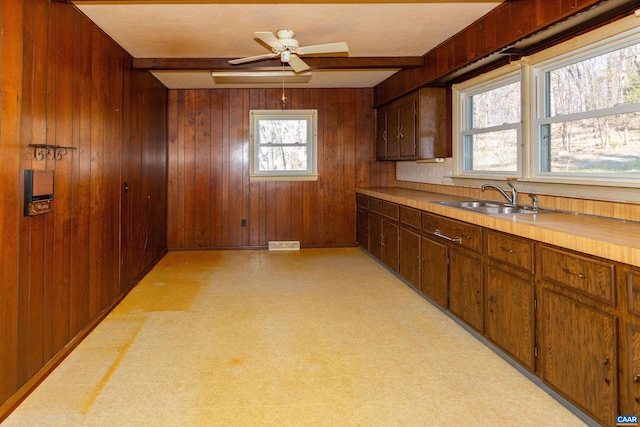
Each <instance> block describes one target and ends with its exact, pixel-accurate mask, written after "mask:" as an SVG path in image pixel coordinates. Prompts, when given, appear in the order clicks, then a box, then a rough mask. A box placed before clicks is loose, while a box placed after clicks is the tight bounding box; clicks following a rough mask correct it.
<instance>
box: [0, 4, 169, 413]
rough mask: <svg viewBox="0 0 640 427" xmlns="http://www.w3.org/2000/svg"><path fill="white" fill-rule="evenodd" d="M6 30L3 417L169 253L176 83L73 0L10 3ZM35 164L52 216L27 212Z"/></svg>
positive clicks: (1, 49) (4, 16)
mask: <svg viewBox="0 0 640 427" xmlns="http://www.w3.org/2000/svg"><path fill="white" fill-rule="evenodd" d="M0 30H1V31H0V55H1V58H2V60H1V61H0V82H1V85H2V97H1V102H2V104H1V105H0V420H2V418H3V416H5V415H6V414H7V413H8V411H9V410H10V409H11V407H12V406H13V405H14V404H15V403H16V402H17V401H18V400H19V399H20V398H21V397H22V396H24V394H25V393H26V392H27V391H28V389H29V387H31V386H32V385H34V384H35V383H37V380H38V379H39V378H41V377H42V376H43V375H44V374H45V372H46V371H47V370H48V369H49V368H51V366H53V365H54V364H55V361H56V360H57V359H59V358H60V357H61V355H62V354H64V352H65V351H66V350H68V348H69V347H70V346H72V345H73V343H74V340H77V339H78V337H80V336H82V335H83V334H84V333H86V331H88V329H89V328H90V327H92V326H93V324H94V323H95V322H96V320H97V319H99V318H100V317H101V316H102V315H103V314H104V313H105V311H106V310H107V309H109V308H110V307H111V306H112V305H113V304H114V303H115V302H117V301H118V299H119V298H120V297H121V296H122V295H123V294H124V292H125V291H126V290H128V289H129V288H130V285H131V284H132V283H135V281H136V278H138V277H140V275H141V274H143V272H144V270H145V269H147V268H148V267H149V266H150V265H151V264H152V263H153V262H154V261H155V260H157V259H158V258H159V257H160V256H161V255H162V254H163V253H164V251H166V228H165V222H166V170H167V167H166V148H167V127H166V121H167V114H166V105H167V96H168V91H167V90H166V89H165V88H164V87H163V86H162V85H161V84H160V83H159V82H157V80H156V79H155V78H153V77H152V76H151V75H149V74H147V73H143V72H138V71H133V70H132V67H131V62H132V60H131V58H130V57H129V56H128V55H127V54H125V52H124V51H123V50H122V49H121V48H120V47H119V46H117V45H116V44H115V43H114V42H113V41H111V40H110V39H109V38H108V37H107V36H106V35H105V34H104V33H102V32H101V31H100V30H98V29H97V27H95V26H94V25H93V24H92V23H91V22H90V21H88V20H87V19H86V18H85V17H84V16H83V15H81V14H80V13H79V12H78V11H77V10H76V9H75V8H74V7H73V6H71V5H69V4H67V3H63V2H56V1H47V0H22V1H17V0H0ZM29 144H51V145H60V146H72V147H74V150H70V151H69V152H68V154H66V155H64V156H62V157H61V158H59V159H54V158H45V159H43V160H37V159H35V158H34V152H33V149H32V148H30V147H28V145H29ZM26 169H48V170H53V171H54V173H55V178H54V187H55V188H54V191H55V199H54V201H53V203H52V204H53V212H52V213H49V214H45V215H40V216H35V217H25V216H23V214H22V212H23V175H24V170H26ZM124 181H128V183H129V187H130V189H129V191H128V192H127V193H124V191H123V183H124Z"/></svg>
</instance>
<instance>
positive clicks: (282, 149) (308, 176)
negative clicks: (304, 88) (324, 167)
mask: <svg viewBox="0 0 640 427" xmlns="http://www.w3.org/2000/svg"><path fill="white" fill-rule="evenodd" d="M317 117H318V111H317V110H288V111H281V110H251V112H250V122H251V123H250V124H251V131H250V144H251V145H250V152H251V153H250V155H251V165H250V178H251V179H252V180H289V181H315V180H317V179H318V169H317V158H316V148H317V141H316V140H317V121H318V120H317Z"/></svg>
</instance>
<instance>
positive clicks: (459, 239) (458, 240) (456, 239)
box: [433, 230, 462, 245]
mask: <svg viewBox="0 0 640 427" xmlns="http://www.w3.org/2000/svg"><path fill="white" fill-rule="evenodd" d="M433 235H434V236H438V237H442V238H443V239H444V240H447V241H449V242H453V243H457V244H459V245H461V244H462V237H460V236H457V237H449V236H445V235H444V234H442V233H440V230H436V231H434V232H433Z"/></svg>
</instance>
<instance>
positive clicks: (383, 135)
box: [376, 112, 389, 160]
mask: <svg viewBox="0 0 640 427" xmlns="http://www.w3.org/2000/svg"><path fill="white" fill-rule="evenodd" d="M388 139H389V130H388V127H387V113H386V112H379V113H378V114H376V158H377V159H378V160H383V159H386V158H387V140H388Z"/></svg>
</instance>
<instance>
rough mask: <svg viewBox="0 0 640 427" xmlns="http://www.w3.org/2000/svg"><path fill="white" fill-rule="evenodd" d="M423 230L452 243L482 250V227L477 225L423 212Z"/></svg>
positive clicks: (477, 250)
mask: <svg viewBox="0 0 640 427" xmlns="http://www.w3.org/2000/svg"><path fill="white" fill-rule="evenodd" d="M422 230H423V231H425V232H427V233H429V234H432V235H435V236H437V237H440V238H442V239H443V240H446V241H449V242H451V243H454V244H458V245H460V246H463V247H466V248H469V249H472V250H474V251H476V252H482V228H481V227H478V226H476V225H471V224H467V223H466V222H459V221H455V220H452V219H447V218H443V217H441V216H437V215H432V214H428V213H423V214H422Z"/></svg>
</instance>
